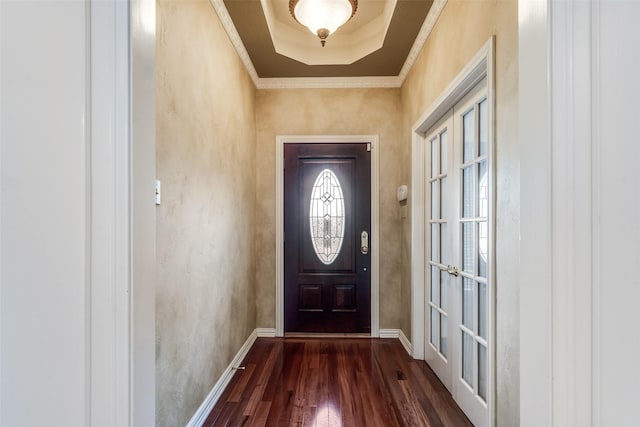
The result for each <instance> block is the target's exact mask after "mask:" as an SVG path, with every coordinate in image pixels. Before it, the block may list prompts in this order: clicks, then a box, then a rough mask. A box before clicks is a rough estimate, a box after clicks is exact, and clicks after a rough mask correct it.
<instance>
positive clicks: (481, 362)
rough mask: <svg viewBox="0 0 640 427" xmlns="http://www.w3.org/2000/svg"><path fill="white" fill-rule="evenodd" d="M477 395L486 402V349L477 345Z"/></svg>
mask: <svg viewBox="0 0 640 427" xmlns="http://www.w3.org/2000/svg"><path fill="white" fill-rule="evenodd" d="M478 395H479V396H480V397H481V398H482V400H484V401H485V402H486V401H487V348H486V347H485V346H483V345H482V344H480V343H478Z"/></svg>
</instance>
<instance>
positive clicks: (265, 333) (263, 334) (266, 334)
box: [256, 328, 276, 338]
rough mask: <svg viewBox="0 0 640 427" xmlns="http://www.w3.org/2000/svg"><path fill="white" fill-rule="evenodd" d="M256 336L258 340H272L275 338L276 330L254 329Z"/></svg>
mask: <svg viewBox="0 0 640 427" xmlns="http://www.w3.org/2000/svg"><path fill="white" fill-rule="evenodd" d="M256 334H257V335H258V337H259V338H274V337H275V336H276V328H256Z"/></svg>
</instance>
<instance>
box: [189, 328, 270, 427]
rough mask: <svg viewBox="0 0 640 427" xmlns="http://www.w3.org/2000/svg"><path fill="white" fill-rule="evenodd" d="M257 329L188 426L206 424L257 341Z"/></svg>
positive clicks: (197, 426) (193, 426)
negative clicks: (237, 369)
mask: <svg viewBox="0 0 640 427" xmlns="http://www.w3.org/2000/svg"><path fill="white" fill-rule="evenodd" d="M260 329H261V330H264V329H266V328H260ZM257 331H258V329H255V330H254V331H253V332H252V333H251V334H250V335H249V337H248V338H247V340H246V341H245V342H244V344H243V345H242V347H240V350H238V353H237V354H236V356H235V357H234V358H233V360H232V361H231V363H229V366H227V369H225V371H224V372H223V373H222V375H220V378H219V379H218V382H216V383H215V385H214V386H213V388H212V389H211V391H210V392H209V394H208V395H207V397H206V398H205V399H204V401H203V402H202V404H201V405H200V407H199V408H198V410H197V411H196V413H195V414H193V417H191V419H190V420H189V422H188V423H187V426H186V427H201V426H202V425H203V424H204V422H205V421H206V420H207V417H208V416H209V414H210V413H211V410H212V409H213V407H214V406H215V404H216V403H217V402H218V399H220V396H221V395H222V393H223V392H224V390H225V388H227V385H229V382H230V381H231V378H233V374H234V373H235V368H236V367H238V366H239V365H240V363H242V360H243V359H244V358H245V356H246V355H247V353H248V352H249V350H250V349H251V346H252V345H253V343H254V342H255V341H256V338H257V337H258V334H257Z"/></svg>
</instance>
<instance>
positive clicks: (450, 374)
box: [425, 80, 493, 426]
mask: <svg viewBox="0 0 640 427" xmlns="http://www.w3.org/2000/svg"><path fill="white" fill-rule="evenodd" d="M488 126H489V120H488V102H487V91H486V82H485V80H483V81H481V82H480V83H479V84H478V85H477V86H476V87H475V88H474V89H472V90H471V91H470V92H469V93H468V94H467V95H466V96H465V97H464V98H463V99H462V100H461V101H460V102H458V104H456V106H455V107H454V108H453V110H451V111H450V112H449V113H448V114H446V115H445V117H443V118H442V119H441V120H440V121H439V122H438V123H437V124H436V125H435V126H434V127H432V128H431V129H430V130H429V131H428V132H427V134H426V139H425V141H426V143H427V144H428V145H427V149H426V150H425V166H426V170H428V171H429V173H427V174H426V176H427V183H426V184H427V185H426V192H427V195H426V196H427V197H426V199H425V200H429V201H430V209H428V210H427V211H428V212H430V215H428V218H427V222H428V223H427V224H425V225H426V228H425V229H426V230H428V238H427V248H425V249H426V250H425V253H427V254H428V255H427V257H428V259H427V262H426V263H425V266H426V268H427V272H426V273H427V274H426V275H425V277H426V282H427V283H426V285H427V292H426V298H427V301H426V316H425V318H426V323H427V324H426V328H425V330H426V333H427V337H426V340H425V343H426V346H425V358H426V360H427V362H428V363H429V365H430V366H431V367H432V368H433V370H434V371H435V372H436V374H437V375H438V377H439V378H440V379H441V381H442V382H443V383H444V384H445V386H446V387H447V388H448V389H449V390H450V391H451V394H452V395H453V397H454V399H455V400H456V402H457V403H458V405H459V406H460V407H461V408H462V410H463V411H464V412H465V414H467V416H468V417H469V419H470V420H471V421H472V422H473V423H474V425H476V426H487V425H489V411H488V405H489V403H488V401H489V395H490V393H489V391H490V387H491V385H490V383H491V381H490V378H491V377H490V374H489V372H490V368H491V366H490V357H489V355H490V354H491V351H490V349H491V346H492V345H493V344H492V342H491V338H492V337H491V335H490V330H491V328H490V324H492V323H491V318H490V313H491V310H492V307H491V299H490V298H489V295H490V286H492V283H491V281H490V280H489V278H490V277H491V276H490V267H491V265H492V257H493V253H492V246H491V245H490V235H489V224H490V223H491V217H490V215H492V214H493V212H492V209H490V206H491V203H490V200H491V197H492V196H493V195H492V191H491V190H490V185H489V183H490V181H491V180H490V171H489V167H488V166H489V156H488V153H489V150H490V147H489V137H488V134H489V129H488Z"/></svg>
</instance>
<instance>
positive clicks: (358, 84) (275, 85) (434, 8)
mask: <svg viewBox="0 0 640 427" xmlns="http://www.w3.org/2000/svg"><path fill="white" fill-rule="evenodd" d="M210 2H211V5H212V6H213V9H214V10H215V12H216V14H217V15H218V18H219V19H220V22H221V23H222V26H223V27H224V29H225V31H226V32H227V35H228V36H229V40H230V41H231V44H232V45H233V47H234V48H235V50H236V52H237V53H238V56H239V57H240V60H241V61H242V63H243V64H244V67H245V69H246V70H247V73H249V77H251V80H252V81H253V84H254V85H255V86H256V88H257V89H341V88H400V87H401V86H402V84H403V83H404V80H405V79H406V78H407V75H408V74H409V72H410V71H411V68H412V67H413V64H415V62H416V60H417V59H418V56H419V55H420V52H421V51H422V48H423V47H424V44H425V43H426V41H427V38H428V37H429V35H430V34H431V31H432V30H433V27H434V26H435V25H436V22H438V18H439V17H440V14H441V13H442V11H443V9H444V7H445V6H446V4H447V0H434V2H433V4H432V5H431V8H430V9H429V12H428V13H427V17H426V18H425V20H424V23H423V24H422V27H421V28H420V32H419V33H418V36H417V37H416V40H415V41H414V43H413V46H412V47H411V50H410V51H409V54H408V55H407V59H406V60H405V62H404V65H403V66H402V69H401V70H400V73H399V75H397V76H381V77H366V76H365V77H294V78H261V77H259V76H258V73H257V72H256V69H255V67H254V66H253V63H252V62H251V58H250V57H249V53H248V52H247V49H246V48H245V46H244V44H243V43H242V39H241V38H240V35H239V34H238V30H237V29H236V27H235V25H234V24H233V20H232V19H231V16H230V15H229V12H228V11H227V8H226V7H225V5H224V1H223V0H210Z"/></svg>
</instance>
